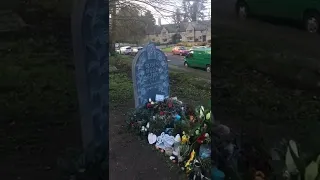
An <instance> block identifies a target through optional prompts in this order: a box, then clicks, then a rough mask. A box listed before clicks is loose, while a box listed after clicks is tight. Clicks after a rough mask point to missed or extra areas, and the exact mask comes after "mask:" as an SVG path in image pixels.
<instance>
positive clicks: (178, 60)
mask: <svg viewBox="0 0 320 180" xmlns="http://www.w3.org/2000/svg"><path fill="white" fill-rule="evenodd" d="M166 54H167V58H168V61H169V62H168V63H169V64H171V65H174V66H179V67H183V63H184V60H183V56H178V55H172V53H166Z"/></svg>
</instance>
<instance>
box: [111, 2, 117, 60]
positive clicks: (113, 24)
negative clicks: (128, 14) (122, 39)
mask: <svg viewBox="0 0 320 180" xmlns="http://www.w3.org/2000/svg"><path fill="white" fill-rule="evenodd" d="M111 13H112V14H111V33H110V35H111V36H109V50H110V51H109V52H110V53H111V54H114V53H115V51H116V50H115V40H114V37H116V25H117V23H116V15H117V5H116V3H114V4H113V5H112V12H111Z"/></svg>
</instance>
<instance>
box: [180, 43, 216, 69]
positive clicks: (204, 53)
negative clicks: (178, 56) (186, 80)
mask: <svg viewBox="0 0 320 180" xmlns="http://www.w3.org/2000/svg"><path fill="white" fill-rule="evenodd" d="M184 66H185V67H198V68H205V69H206V71H207V72H211V48H198V49H194V50H193V51H191V52H190V53H189V54H188V55H186V57H185V58H184Z"/></svg>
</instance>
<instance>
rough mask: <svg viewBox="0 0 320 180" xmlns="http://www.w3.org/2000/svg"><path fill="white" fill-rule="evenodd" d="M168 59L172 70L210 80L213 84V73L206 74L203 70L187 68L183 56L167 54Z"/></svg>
mask: <svg viewBox="0 0 320 180" xmlns="http://www.w3.org/2000/svg"><path fill="white" fill-rule="evenodd" d="M166 54H167V57H168V65H169V68H170V70H173V71H181V72H184V73H189V74H191V73H192V74H193V75H195V76H197V77H198V78H201V79H205V80H209V81H210V82H211V73H208V72H206V71H205V70H203V69H195V68H186V67H184V65H183V63H184V60H183V56H178V55H172V54H171V53H166Z"/></svg>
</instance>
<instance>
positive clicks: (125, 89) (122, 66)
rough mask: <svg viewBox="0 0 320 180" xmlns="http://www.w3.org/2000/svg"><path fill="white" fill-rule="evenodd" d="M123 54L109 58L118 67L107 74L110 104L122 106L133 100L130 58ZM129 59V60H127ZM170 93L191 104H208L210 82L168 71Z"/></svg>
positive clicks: (112, 64) (111, 64) (111, 63)
mask: <svg viewBox="0 0 320 180" xmlns="http://www.w3.org/2000/svg"><path fill="white" fill-rule="evenodd" d="M126 58H127V57H124V56H115V57H111V58H110V66H115V67H117V68H118V70H117V71H115V72H112V73H110V75H109V84H110V86H109V89H110V92H109V94H110V100H111V106H123V105H126V102H128V101H133V99H134V96H133V83H132V80H131V79H132V78H131V63H132V60H131V59H129V58H127V59H126ZM128 59H129V60H128ZM169 79H170V94H171V96H177V97H178V98H179V99H181V100H182V101H185V102H187V103H192V104H203V105H206V106H207V105H208V103H209V101H210V99H211V84H210V83H208V82H207V81H204V80H201V79H198V78H195V77H192V76H190V75H188V74H186V73H181V72H170V73H169Z"/></svg>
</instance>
